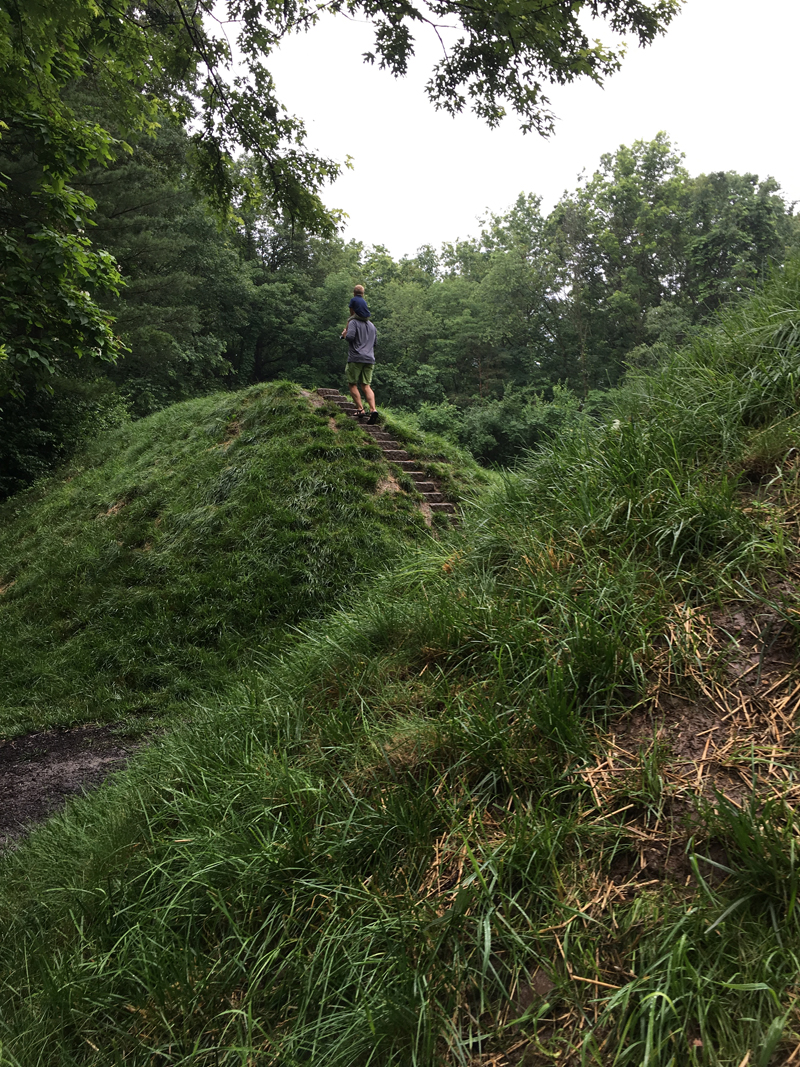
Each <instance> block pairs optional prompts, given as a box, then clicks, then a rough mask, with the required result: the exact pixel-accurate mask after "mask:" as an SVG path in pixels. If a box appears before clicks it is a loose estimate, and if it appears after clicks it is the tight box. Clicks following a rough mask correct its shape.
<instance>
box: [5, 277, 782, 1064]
mask: <svg viewBox="0 0 800 1067" xmlns="http://www.w3.org/2000/svg"><path fill="white" fill-rule="evenodd" d="M798 307H800V269H799V268H798V267H797V266H794V267H790V268H787V270H786V271H785V272H784V273H782V274H780V275H777V276H776V278H775V279H774V280H773V282H772V283H770V285H769V286H768V287H767V289H766V290H765V292H764V293H763V294H761V295H759V296H756V297H755V298H754V299H753V300H751V301H750V302H749V303H747V304H742V305H740V306H739V308H738V310H736V311H734V312H728V313H727V314H726V315H725V317H724V318H722V319H721V320H720V321H719V324H718V325H717V326H715V327H714V328H713V329H710V330H708V331H706V332H704V333H703V334H701V335H700V336H699V337H698V339H697V340H696V341H695V342H694V343H693V344H692V346H691V347H689V348H686V349H684V350H681V351H677V352H673V353H672V354H671V355H670V356H669V357H668V358H667V359H666V360H665V361H664V362H663V364H662V365H661V366H660V367H659V368H658V369H657V370H655V371H653V372H651V373H649V374H644V373H637V374H631V375H629V377H628V380H627V382H626V384H625V386H624V388H623V389H621V390H620V391H619V392H618V393H617V395H616V397H615V404H616V410H615V413H614V416H613V418H612V419H611V420H609V421H608V422H607V423H605V424H603V425H598V424H595V423H592V422H590V421H589V420H586V421H580V420H577V421H575V422H573V423H571V424H570V426H571V428H570V427H567V428H565V429H564V430H563V432H562V434H561V436H560V439H559V440H558V441H557V442H555V443H554V444H553V445H552V446H551V447H547V448H542V449H540V451H538V452H537V453H536V454H533V455H531V456H530V457H529V459H528V460H527V462H526V463H525V465H524V466H523V467H521V468H520V470H519V471H518V472H517V473H515V474H513V475H509V476H508V477H507V478H506V479H505V481H504V484H503V486H502V487H501V488H499V489H497V490H496V491H495V492H494V493H493V494H492V495H491V496H490V497H489V498H487V499H485V500H484V501H483V502H481V503H479V504H477V505H475V506H474V507H473V508H472V509H471V511H469V512H468V515H467V517H466V520H465V522H464V524H463V526H462V527H461V529H460V530H459V531H456V532H454V533H453V534H452V536H450V537H448V538H446V539H442V540H440V541H439V542H435V541H433V540H428V541H425V542H424V543H420V545H419V546H418V547H413V546H412V547H410V548H409V549H408V550H407V551H406V552H404V554H403V556H402V558H398V559H396V562H395V565H394V566H393V568H392V569H391V571H389V572H387V573H386V574H385V576H384V577H383V578H382V579H381V580H380V581H379V582H377V583H374V584H373V585H372V588H371V589H370V590H369V591H367V590H361V591H360V593H359V596H358V599H357V603H356V604H355V605H354V606H353V608H352V609H351V610H339V611H337V612H335V613H333V614H330V615H329V616H328V617H327V618H326V619H325V620H324V622H323V621H312V622H310V623H309V624H307V625H306V626H305V627H304V628H305V630H306V635H305V637H304V638H303V639H301V640H298V641H297V642H296V643H295V644H294V645H293V646H292V647H291V648H284V649H282V650H280V651H279V652H278V653H276V655H275V656H274V657H273V658H272V659H271V660H269V661H267V660H265V661H264V665H263V670H262V672H261V674H260V675H256V674H255V672H250V673H249V674H248V676H247V677H246V678H244V679H243V680H242V682H241V684H239V685H238V687H234V688H231V689H229V690H228V691H227V692H226V693H225V694H223V695H221V696H220V697H219V698H218V699H216V700H206V702H205V703H206V709H205V713H204V715H202V716H201V717H200V718H199V719H198V720H197V721H196V722H195V723H194V724H192V725H190V726H187V727H186V728H185V729H183V730H182V731H180V732H179V733H176V734H175V735H174V736H172V737H170V738H168V739H167V740H166V741H165V742H164V743H163V744H162V745H160V746H159V747H158V749H152V750H150V751H149V752H145V753H144V754H143V755H142V756H141V757H140V758H139V759H138V760H137V761H136V762H135V764H134V765H132V766H131V767H130V768H129V769H128V771H127V772H126V773H125V774H124V775H122V776H120V777H118V778H117V779H115V780H114V781H111V782H108V783H107V784H106V786H105V787H104V788H103V789H102V790H101V791H100V792H99V793H98V794H96V795H94V796H92V797H89V798H85V799H83V800H81V801H79V802H77V803H75V804H73V805H72V806H71V808H70V809H69V810H68V811H67V813H65V814H64V815H63V816H60V817H58V818H57V819H55V820H53V821H52V822H50V823H49V824H48V825H47V826H44V827H42V828H41V829H39V830H38V831H37V832H36V833H34V834H33V835H32V837H31V838H30V840H29V841H28V842H27V844H26V845H25V846H24V847H22V848H20V849H19V851H18V852H16V853H15V854H13V855H8V856H6V857H5V859H4V861H3V870H2V882H1V883H0V924H1V925H2V928H3V929H4V931H5V937H4V940H3V946H2V949H0V972H1V973H2V974H3V975H4V979H3V982H2V985H1V986H0V1042H2V1052H0V1062H3V1063H4V1064H8V1065H13V1067H45V1065H47V1067H56V1065H58V1067H66V1065H71V1067H72V1065H82V1067H83V1065H86V1067H89V1065H98V1067H99V1065H111V1064H118V1063H125V1064H131V1065H142V1067H144V1065H154V1064H158V1065H169V1067H177V1065H181V1067H183V1065H186V1067H188V1065H192V1067H201V1065H202V1067H211V1065H215V1067H220V1065H224V1067H233V1065H245V1064H257V1065H259V1067H261V1065H275V1067H278V1065H280V1067H287V1065H300V1064H309V1065H311V1064H313V1065H314V1067H318V1065H323V1064H324V1065H325V1067H334V1065H336V1067H354V1065H367V1064H372V1065H378V1064H380V1065H388V1064H396V1065H402V1067H406V1065H409V1064H414V1065H419V1067H423V1065H432V1064H448V1065H449V1064H453V1065H456V1064H457V1065H460V1067H467V1065H470V1067H475V1065H485V1067H489V1065H492V1067H501V1065H502V1067H505V1065H512V1064H522V1065H524V1067H534V1065H542V1067H544V1065H550V1064H553V1063H556V1062H557V1063H560V1064H573V1065H577V1064H602V1065H615V1067H617V1065H619V1067H623V1065H630V1067H634V1065H635V1067H640V1065H646V1067H683V1065H692V1067H712V1065H713V1067H740V1065H743V1064H745V1063H747V1064H750V1065H751V1067H769V1065H773V1067H774V1065H776V1064H779V1063H781V1064H782V1063H786V1062H789V1059H790V1056H792V1054H793V1053H794V1052H795V1051H796V1048H797V1046H798V1042H800V1018H799V1017H798V1012H797V1008H796V1004H797V996H798V989H797V975H798V972H799V971H800V909H798V907H797V894H798V888H800V872H799V871H798V862H797V856H798V827H797V822H796V816H795V814H794V807H795V804H796V801H797V796H798V783H797V749H796V743H795V740H794V720H795V713H796V706H797V701H798V684H797V683H798V678H797V658H796V637H797V628H798V619H800V611H799V610H798V607H799V605H798V594H797V587H796V576H797V575H796V562H795V561H796V551H797V537H798V514H800V510H799V509H800V492H799V490H800V487H799V486H798V472H799V471H800V464H799V463H798V451H797V447H798V445H797V442H798V431H800V415H798V403H797V399H798V397H797V388H798V384H797V383H798V371H799V370H800V367H798V352H799V350H800V322H798V315H799V314H800V313H798V310H797V309H798ZM215 403H219V401H215ZM226 403H230V404H232V405H233V403H234V401H233V400H230V401H226ZM167 418H168V416H163V417H161V421H160V422H159V421H156V422H151V423H150V424H149V425H150V427H151V431H152V429H154V428H155V427H158V426H164V425H165V424H166V421H167ZM323 425H324V424H323ZM217 440H218V438H217ZM331 440H332V438H331ZM330 447H332V446H330V445H329V446H328V448H330ZM339 455H340V453H339V452H338V451H337V452H336V453H335V458H336V459H337V460H338V458H339ZM330 458H331V459H333V458H334V457H333V455H331V457H330ZM359 469H361V468H359ZM297 477H298V478H299V477H301V475H300V474H298V475H297ZM365 478H366V475H365ZM59 491H66V490H59ZM104 499H106V500H107V507H108V508H110V507H111V506H113V505H114V504H115V503H116V501H117V500H118V499H121V495H120V496H116V495H115V494H111V495H110V496H107V498H104ZM200 506H201V505H200V504H198V507H200ZM377 506H379V505H376V507H377ZM190 514H193V512H190ZM369 519H370V522H377V519H376V518H373V516H372V515H370V516H369ZM103 521H106V520H103ZM215 536H216V537H218V538H221V539H222V540H223V542H224V537H225V527H224V525H220V526H218V527H217V529H216V534H215ZM298 565H299V564H298ZM305 566H307V564H306V563H305V562H304V563H303V567H305ZM313 573H314V572H312V574H313ZM317 573H318V572H317ZM309 588H313V586H310V587H309ZM247 592H248V595H249V589H248V590H247ZM230 595H231V596H232V597H233V596H236V597H239V598H241V593H240V592H239V590H237V589H235V588H232V589H231V593H230ZM195 603H197V604H198V605H200V604H202V596H200V595H198V596H197V599H196V601H195ZM241 605H242V600H241V599H238V600H237V601H236V604H235V606H234V608H233V609H232V611H233V612H234V613H235V611H236V610H237V609H238V608H241ZM201 610H202V609H201ZM242 610H244V609H242ZM191 625H194V624H193V623H192V624H191ZM145 647H146V646H140V648H141V651H140V652H139V653H138V656H139V658H140V660H141V661H142V666H143V668H144V667H145V666H146V663H147V660H146V657H145V656H144V655H143V653H144V651H145ZM56 872H57V873H56Z"/></svg>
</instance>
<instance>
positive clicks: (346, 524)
mask: <svg viewBox="0 0 800 1067" xmlns="http://www.w3.org/2000/svg"><path fill="white" fill-rule="evenodd" d="M454 458H456V457H454ZM465 462H466V461H464V460H462V465H461V467H458V466H456V467H455V468H454V470H453V477H454V479H455V480H458V478H459V471H460V470H464V469H465V468H464V463H465ZM473 466H474V465H473ZM385 474H386V468H385V464H384V462H383V460H382V458H381V455H380V452H379V451H378V450H377V449H376V448H375V446H374V445H373V444H372V443H371V442H369V441H367V440H366V439H365V437H364V435H363V434H362V433H361V432H360V431H359V430H358V427H357V426H356V425H355V424H354V423H352V422H351V421H348V420H346V419H345V418H343V416H341V414H339V413H338V410H336V409H334V408H333V407H330V409H329V407H328V406H325V407H322V408H317V409H314V408H313V407H311V406H310V404H309V403H308V402H307V401H306V400H304V399H303V397H301V396H299V395H298V390H297V388H296V387H295V386H292V385H289V384H287V383H283V384H281V383H277V384H276V383H273V384H269V385H265V386H257V387H254V388H253V389H250V390H246V391H245V392H243V393H238V394H231V395H228V396H216V397H209V398H205V399H202V400H194V401H191V402H188V403H185V404H179V405H175V406H173V407H171V408H169V409H167V410H165V411H162V412H159V413H158V414H156V415H154V416H152V417H150V418H148V419H144V420H142V421H140V422H137V423H134V424H132V425H128V426H126V427H124V428H122V429H120V430H118V431H116V432H115V433H113V434H110V435H107V436H105V437H102V438H100V439H99V440H98V441H97V442H95V443H94V444H93V446H92V447H91V448H90V449H89V450H88V451H87V452H85V453H84V454H83V455H81V456H79V457H78V458H76V460H75V461H74V462H73V463H72V464H71V465H70V466H69V467H68V468H67V469H66V470H65V471H64V472H63V473H61V474H60V475H58V476H57V477H56V478H54V479H51V480H49V481H48V482H46V483H44V484H43V485H42V486H40V487H37V488H35V489H34V490H32V491H30V492H28V493H23V494H21V495H20V496H18V497H15V498H12V500H11V501H9V502H8V503H7V504H6V505H5V506H4V508H3V509H2V513H1V514H2V519H3V528H2V532H0V588H2V590H3V592H2V594H0V644H2V648H3V672H2V677H0V735H6V736H8V734H9V733H10V732H14V731H21V730H23V729H30V728H35V727H41V726H43V725H47V724H53V723H65V722H72V721H76V720H77V721H80V720H84V719H87V718H90V719H91V718H100V719H105V720H108V719H119V718H121V717H123V715H124V714H125V713H129V712H134V713H137V714H142V713H154V712H159V713H163V712H164V711H167V710H170V709H175V710H180V709H181V705H182V704H183V703H184V702H186V701H187V700H191V699H192V698H194V697H195V696H196V695H197V693H198V691H200V690H202V689H208V688H214V687H217V688H218V687H221V686H224V685H225V684H227V680H228V678H229V677H230V675H231V673H232V672H236V671H238V670H240V669H241V668H242V666H243V664H244V662H246V661H247V660H248V659H249V658H250V657H251V655H252V651H253V650H254V649H256V648H258V647H259V646H260V647H262V648H265V647H266V648H269V647H271V646H272V644H273V643H274V640H275V639H276V638H281V639H282V635H283V633H284V631H285V628H286V626H287V625H289V624H296V623H298V622H300V621H302V620H304V619H307V618H310V617H319V616H321V615H323V614H324V613H325V612H326V611H327V610H330V608H331V607H332V606H333V605H334V604H336V603H337V602H338V601H339V600H340V599H342V598H343V597H344V596H345V595H346V594H347V592H348V591H349V590H351V589H355V588H357V586H358V584H359V583H360V582H362V581H364V579H366V578H369V577H370V576H373V575H375V574H376V573H378V572H380V571H381V570H382V569H384V568H385V567H386V566H387V564H388V562H389V561H390V560H392V559H393V558H395V557H396V556H397V554H398V552H399V551H400V549H401V547H402V545H403V544H404V543H407V542H410V541H414V540H418V541H419V540H426V539H427V537H428V535H427V531H426V529H425V526H424V522H423V519H422V516H421V515H420V513H419V511H418V509H417V507H416V505H415V502H414V499H413V498H412V496H409V495H404V494H399V495H398V494H386V493H379V492H377V491H376V490H377V487H378V484H379V482H380V480H381V479H382V478H384V477H385Z"/></svg>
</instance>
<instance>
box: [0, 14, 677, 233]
mask: <svg viewBox="0 0 800 1067" xmlns="http://www.w3.org/2000/svg"><path fill="white" fill-rule="evenodd" d="M679 5H680V0H651V2H645V0H557V2H553V0H500V2H498V0H472V2H470V3H465V2H463V0H437V2H433V3H430V4H425V5H423V4H413V3H409V2H407V0H332V2H330V3H328V4H321V3H318V2H316V0H314V2H308V0H227V3H226V4H225V5H224V7H223V5H221V4H220V3H217V2H216V0H195V2H194V3H193V4H191V5H190V4H188V3H186V2H185V0H144V2H142V0H135V2H133V3H124V2H120V0H99V2H96V0H42V2H40V3H36V4H30V3H21V2H20V0H0V99H1V100H2V101H3V104H2V118H3V120H4V121H5V122H6V123H8V121H9V118H11V119H12V121H16V122H20V121H22V122H27V123H31V124H32V128H33V127H35V126H36V124H37V123H38V124H40V125H41V124H44V127H45V128H44V129H39V130H38V134H39V136H38V137H37V141H38V144H37V157H38V159H39V160H40V162H41V163H42V165H43V166H44V168H45V169H46V170H48V171H50V172H53V173H58V174H60V175H61V176H68V175H69V174H71V173H75V172H76V171H80V170H81V169H83V167H84V166H85V165H86V164H87V162H89V161H90V160H93V159H98V158H104V157H105V156H106V155H107V153H108V152H109V151H110V150H111V148H112V145H113V138H112V137H111V135H110V133H109V132H108V131H107V130H106V129H105V128H104V127H103V125H101V124H98V123H96V122H94V123H93V122H91V121H87V120H86V119H85V117H83V118H81V119H79V118H78V117H77V116H76V114H75V113H74V111H73V110H72V108H71V107H70V105H69V103H68V102H67V101H66V99H65V90H66V89H67V88H68V87H69V86H72V85H74V84H75V82H76V81H82V80H85V81H88V82H90V83H92V84H93V85H94V86H96V87H97V88H99V89H100V90H101V91H102V93H103V99H104V100H105V101H106V102H107V105H108V113H107V115H106V116H105V118H106V120H109V119H110V120H111V121H113V123H114V124H115V125H116V128H117V129H118V130H119V131H120V133H121V136H123V137H124V136H128V135H130V134H131V133H132V132H134V131H139V130H142V129H152V127H153V124H154V123H155V122H156V121H157V116H158V110H159V108H160V109H162V110H167V111H169V112H171V113H172V114H174V115H177V116H178V117H179V118H180V119H181V120H183V121H184V122H187V121H189V120H193V122H194V126H195V131H196V132H195V138H194V139H195V145H196V149H197V160H196V163H197V167H198V172H199V174H200V176H201V179H202V181H203V182H204V183H205V185H206V187H207V188H209V189H211V190H212V191H213V193H214V194H215V195H216V197H217V198H218V199H220V200H221V201H224V200H225V199H226V198H229V197H230V196H231V194H232V192H233V177H232V171H231V159H232V157H233V155H234V153H235V152H236V150H237V149H238V148H244V149H245V150H247V151H248V152H249V153H252V155H253V156H254V158H255V160H256V161H257V163H258V178H259V181H260V183H261V185H262V192H264V193H266V194H267V195H269V197H270V199H271V200H272V201H273V203H274V204H277V205H280V206H281V207H284V208H286V209H287V210H288V211H289V213H290V214H292V215H293V216H297V217H298V220H299V221H302V222H303V223H304V224H306V225H309V224H310V225H316V226H318V227H319V226H323V225H324V223H325V222H326V221H328V222H329V221H330V220H329V218H327V213H326V212H325V210H324V209H323V208H322V206H321V204H320V203H319V200H318V198H317V196H316V193H317V192H318V190H319V188H320V187H321V185H322V184H324V183H325V182H326V181H328V180H331V179H332V178H334V177H335V176H336V174H337V173H338V166H337V164H336V163H335V162H333V161H331V160H325V159H321V158H319V157H318V156H316V155H315V154H313V153H311V152H308V151H307V150H306V149H305V148H304V141H305V129H304V126H303V123H302V120H301V119H298V118H296V117H292V116H290V115H288V113H287V112H286V110H285V109H284V108H283V107H282V106H281V104H280V102H279V100H278V98H277V95H276V89H275V85H274V82H273V80H272V77H271V75H270V73H269V71H268V69H267V67H266V66H265V59H266V58H267V57H268V56H269V54H270V53H271V52H272V51H273V49H274V48H276V46H278V45H279V44H280V42H281V40H282V39H283V38H284V37H285V36H286V35H287V34H290V33H292V32H298V31H301V30H304V29H308V28H309V27H310V26H311V25H312V24H313V23H315V22H317V21H319V19H320V18H322V17H323V16H324V15H326V14H329V13H334V14H336V13H338V14H344V15H347V16H350V17H353V16H356V15H359V16H361V17H365V18H366V19H367V20H368V21H370V22H372V24H373V25H374V27H375V44H374V50H373V51H371V52H368V53H367V54H366V55H365V59H366V60H367V61H368V62H377V63H378V64H379V65H380V66H381V67H383V68H385V69H388V70H390V71H391V72H392V73H393V74H395V75H397V76H400V75H403V74H404V73H405V72H406V69H407V65H408V61H409V58H410V57H411V55H412V54H413V52H414V44H415V37H414V34H415V32H417V30H419V29H424V28H425V27H428V28H430V29H431V30H432V31H433V32H436V33H437V34H439V36H440V39H441V40H442V42H443V55H442V58H441V60H439V62H438V63H437V64H436V65H435V67H434V70H433V73H432V76H431V78H430V80H429V82H428V85H427V92H428V95H429V97H430V99H431V101H432V102H433V103H434V105H435V106H436V107H437V108H443V109H445V110H446V111H449V112H451V113H456V112H459V111H461V110H463V109H464V107H465V106H466V105H467V103H468V102H469V103H470V105H471V107H472V108H473V110H474V111H476V112H477V113H478V114H479V115H481V116H482V117H483V118H484V119H486V120H487V121H488V122H489V123H490V124H496V123H497V122H499V121H500V119H501V118H502V117H503V115H504V114H505V113H506V108H507V107H509V106H510V108H511V109H512V110H513V111H514V112H515V113H516V114H517V115H518V116H519V117H520V118H521V120H522V126H523V129H525V130H537V131H539V132H540V133H548V132H550V131H551V130H552V128H553V117H552V115H551V113H550V112H549V111H548V110H547V105H548V100H547V98H546V97H545V96H544V95H543V93H542V84H543V83H544V82H547V81H549V82H559V83H564V82H569V81H572V80H574V79H575V78H578V77H580V76H587V77H590V78H592V79H594V80H595V81H597V82H602V81H603V79H604V78H605V77H606V76H608V75H609V74H611V73H613V72H614V71H615V70H616V69H617V68H618V67H619V64H620V58H621V51H622V50H621V49H614V48H610V47H607V46H605V45H603V44H601V43H599V42H597V41H595V42H590V40H589V38H588V37H587V34H586V30H585V22H586V19H585V17H584V16H585V15H586V14H588V15H590V16H591V17H592V18H594V19H598V20H603V21H604V22H605V23H607V25H608V26H609V28H610V29H612V30H613V31H614V32H616V33H619V34H633V35H635V36H636V37H637V38H638V40H639V42H640V43H641V44H642V45H645V44H648V43H649V42H651V41H652V40H653V39H654V37H655V36H656V35H657V34H659V33H661V32H663V31H664V30H665V29H666V27H667V25H668V23H669V22H670V20H671V19H672V17H673V16H674V15H675V14H676V12H677V10H678V8H679ZM223 16H224V21H223ZM233 28H235V32H236V35H237V36H236V51H237V54H238V56H239V57H241V60H242V63H243V65H242V67H241V68H240V69H239V68H236V67H235V64H234V49H233V47H232V45H231V44H230V43H229V37H228V34H229V32H230V31H231V30H232V29H233ZM452 31H455V33H456V34H457V36H456V38H455V40H454V41H453V40H452V39H451V38H452ZM237 69H239V72H238V73H237Z"/></svg>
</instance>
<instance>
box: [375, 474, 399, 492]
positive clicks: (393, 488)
mask: <svg viewBox="0 0 800 1067" xmlns="http://www.w3.org/2000/svg"><path fill="white" fill-rule="evenodd" d="M375 492H376V493H378V495H380V494H382V493H393V494H394V493H401V492H402V489H401V488H400V483H399V482H398V481H397V479H396V478H395V476H394V475H393V474H391V473H389V474H387V475H386V477H385V478H381V480H380V481H379V482H378V484H377V486H376V488H375Z"/></svg>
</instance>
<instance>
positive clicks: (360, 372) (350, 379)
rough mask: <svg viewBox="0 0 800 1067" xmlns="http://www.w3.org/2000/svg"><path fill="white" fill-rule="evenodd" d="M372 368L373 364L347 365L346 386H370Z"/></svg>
mask: <svg viewBox="0 0 800 1067" xmlns="http://www.w3.org/2000/svg"><path fill="white" fill-rule="evenodd" d="M374 366H375V364H374V363H348V364H347V384H348V385H370V383H371V382H372V370H373V368H374Z"/></svg>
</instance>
